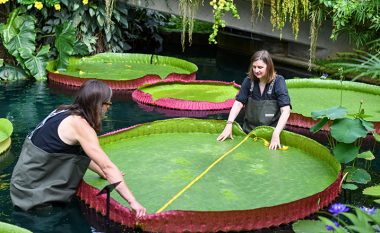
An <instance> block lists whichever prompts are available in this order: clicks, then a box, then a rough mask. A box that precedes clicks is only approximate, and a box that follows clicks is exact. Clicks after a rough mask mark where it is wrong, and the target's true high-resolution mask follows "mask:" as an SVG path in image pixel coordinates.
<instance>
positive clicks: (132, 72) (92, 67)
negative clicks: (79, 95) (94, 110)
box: [47, 53, 198, 90]
mask: <svg viewBox="0 0 380 233" xmlns="http://www.w3.org/2000/svg"><path fill="white" fill-rule="evenodd" d="M47 70H48V71H49V75H48V77H49V79H50V80H52V81H54V82H58V83H62V84H67V85H72V86H80V85H81V84H82V83H83V82H84V81H86V80H88V79H99V80H102V81H104V82H106V83H107V84H108V85H109V86H111V88H113V89H129V90H131V89H136V88H137V87H138V86H140V85H142V84H145V83H155V82H158V81H161V80H193V79H195V73H196V71H197V70H198V67H197V66H196V65H195V64H193V63H191V62H188V61H185V60H182V59H178V58H174V57H166V56H158V55H149V54H131V53H127V54H122V53H101V54H97V55H94V56H91V57H82V58H74V57H71V58H70V59H69V64H68V67H67V69H66V70H64V71H61V70H58V71H57V70H55V62H54V61H52V62H50V63H49V64H48V66H47Z"/></svg>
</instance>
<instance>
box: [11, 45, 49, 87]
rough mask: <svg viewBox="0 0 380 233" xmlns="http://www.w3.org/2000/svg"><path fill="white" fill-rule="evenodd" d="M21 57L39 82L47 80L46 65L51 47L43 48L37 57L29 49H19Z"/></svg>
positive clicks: (45, 46)
mask: <svg viewBox="0 0 380 233" xmlns="http://www.w3.org/2000/svg"><path fill="white" fill-rule="evenodd" d="M19 51H20V55H21V57H22V58H23V59H24V60H25V66H26V67H27V68H28V70H29V71H30V73H31V74H32V75H33V77H34V78H36V79H37V80H41V79H46V65H47V62H48V57H49V51H50V45H44V46H42V48H41V50H40V51H39V52H38V53H37V55H36V56H34V55H33V54H32V51H31V50H29V49H27V48H21V49H19Z"/></svg>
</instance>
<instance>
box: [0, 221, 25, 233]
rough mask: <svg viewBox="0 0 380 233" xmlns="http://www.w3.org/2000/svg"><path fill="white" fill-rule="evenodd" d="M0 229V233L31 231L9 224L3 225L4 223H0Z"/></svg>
mask: <svg viewBox="0 0 380 233" xmlns="http://www.w3.org/2000/svg"><path fill="white" fill-rule="evenodd" d="M0 229H1V232H3V233H32V232H31V231H29V230H27V229H25V228H22V227H19V226H16V225H12V224H9V223H5V222H0Z"/></svg>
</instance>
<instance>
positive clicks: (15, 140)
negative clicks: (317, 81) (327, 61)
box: [0, 54, 307, 233]
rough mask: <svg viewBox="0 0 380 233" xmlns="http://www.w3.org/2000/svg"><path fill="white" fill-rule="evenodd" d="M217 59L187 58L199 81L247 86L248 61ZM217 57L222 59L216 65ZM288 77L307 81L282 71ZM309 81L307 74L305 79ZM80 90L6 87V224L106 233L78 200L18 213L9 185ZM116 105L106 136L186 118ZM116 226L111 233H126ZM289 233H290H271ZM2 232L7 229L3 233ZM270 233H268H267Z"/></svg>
mask: <svg viewBox="0 0 380 233" xmlns="http://www.w3.org/2000/svg"><path fill="white" fill-rule="evenodd" d="M214 55H215V56H213V58H209V57H206V58H205V57H203V58H186V59H187V60H189V61H192V62H194V63H196V64H197V65H198V67H199V71H198V73H197V79H203V80H206V79H207V80H222V81H235V82H236V83H239V84H241V82H242V80H243V78H244V77H245V72H246V69H247V66H248V58H242V57H238V56H236V57H234V56H233V55H229V54H227V55H226V54H214ZM215 57H217V58H216V59H215ZM278 73H280V74H284V76H285V77H287V78H291V77H292V76H302V74H301V75H300V73H291V72H290V73H289V71H288V70H287V71H285V70H284V73H282V72H281V70H278ZM305 76H307V74H305ZM74 93H75V90H73V89H70V88H67V87H64V86H61V85H56V84H55V85H54V84H51V83H48V82H46V81H37V82H30V81H29V82H17V83H10V84H0V118H2V117H6V118H8V119H9V120H10V121H11V122H12V123H13V125H14V132H13V135H12V147H11V149H10V150H9V151H8V152H7V153H6V154H4V155H2V156H0V207H1V208H0V221H2V222H7V223H11V224H15V225H18V226H21V227H24V228H27V229H29V230H31V231H33V232H46V233H55V232H65V233H84V232H104V231H105V228H104V218H102V217H100V216H98V215H96V214H95V213H94V212H92V211H91V210H89V209H88V208H86V207H85V206H83V204H81V203H80V202H79V201H78V200H74V201H73V202H72V203H71V204H70V205H69V206H66V207H54V208H51V209H46V210H43V211H39V212H22V211H19V210H17V209H14V208H13V206H12V203H11V201H10V196H9V180H10V176H11V173H12V169H13V167H14V165H15V163H16V160H17V158H18V155H19V153H20V150H21V145H22V143H23V140H24V138H25V136H26V135H27V133H28V132H30V131H31V130H32V129H33V128H34V127H35V126H36V125H37V124H38V123H39V122H40V121H41V120H42V119H43V118H44V117H45V116H46V115H47V114H48V113H49V112H51V111H52V110H53V109H54V108H55V107H57V106H58V105H60V104H64V103H71V102H72V100H73V96H74ZM112 102H113V105H112V108H111V110H110V111H109V113H108V114H107V118H106V119H105V120H104V122H103V132H110V131H113V130H117V129H121V128H125V127H129V126H131V125H135V124H140V123H145V122H150V121H154V120H160V119H167V118H171V117H178V116H181V114H180V113H178V112H162V111H161V110H159V111H156V110H154V109H151V108H142V107H140V106H139V105H138V104H136V103H135V102H133V100H132V99H131V95H130V93H116V94H115V96H114V98H113V100H112ZM198 117H203V118H218V119H226V117H227V114H225V113H218V114H211V115H207V116H206V115H198ZM121 231H122V229H120V227H119V226H117V225H113V226H112V228H111V231H107V232H121ZM285 231H286V232H289V231H287V230H284V231H283V230H279V231H273V230H270V231H268V232H285ZM0 232H2V231H1V229H0ZM266 232H267V231H266Z"/></svg>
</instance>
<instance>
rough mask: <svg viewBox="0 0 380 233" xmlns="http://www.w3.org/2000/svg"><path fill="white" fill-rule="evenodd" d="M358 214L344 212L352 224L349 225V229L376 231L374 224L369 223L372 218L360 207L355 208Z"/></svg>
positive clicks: (369, 232)
mask: <svg viewBox="0 0 380 233" xmlns="http://www.w3.org/2000/svg"><path fill="white" fill-rule="evenodd" d="M355 212H356V215H355V214H353V213H342V215H344V216H345V217H347V218H348V219H349V220H350V221H351V223H352V225H348V226H347V228H348V229H352V230H355V231H356V232H366V233H375V230H374V229H373V227H372V224H370V223H369V221H370V219H369V218H368V217H367V216H366V215H365V214H364V213H363V211H361V210H360V209H355Z"/></svg>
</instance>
